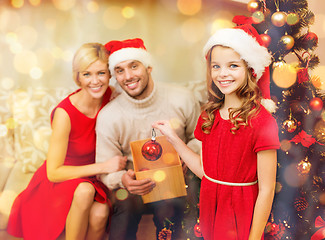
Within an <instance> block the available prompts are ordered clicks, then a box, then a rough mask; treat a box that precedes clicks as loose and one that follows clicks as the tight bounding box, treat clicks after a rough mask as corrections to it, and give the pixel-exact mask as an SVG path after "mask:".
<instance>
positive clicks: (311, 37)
mask: <svg viewBox="0 0 325 240" xmlns="http://www.w3.org/2000/svg"><path fill="white" fill-rule="evenodd" d="M304 40H305V41H308V42H309V41H315V42H316V43H318V36H317V35H316V33H313V32H308V33H307V34H306V36H305V38H304Z"/></svg>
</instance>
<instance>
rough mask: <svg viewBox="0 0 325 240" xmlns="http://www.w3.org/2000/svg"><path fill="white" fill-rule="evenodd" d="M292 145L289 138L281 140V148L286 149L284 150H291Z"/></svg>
mask: <svg viewBox="0 0 325 240" xmlns="http://www.w3.org/2000/svg"><path fill="white" fill-rule="evenodd" d="M291 145H292V143H291V142H290V141H289V140H287V139H283V140H282V141H281V142H280V148H281V150H282V151H284V152H287V151H289V150H290V148H291Z"/></svg>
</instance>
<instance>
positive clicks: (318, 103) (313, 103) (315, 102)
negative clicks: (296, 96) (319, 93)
mask: <svg viewBox="0 0 325 240" xmlns="http://www.w3.org/2000/svg"><path fill="white" fill-rule="evenodd" d="M309 107H310V108H311V109H312V110H313V111H320V110H322V109H323V101H322V99H320V98H318V97H314V98H313V99H312V100H310V102H309Z"/></svg>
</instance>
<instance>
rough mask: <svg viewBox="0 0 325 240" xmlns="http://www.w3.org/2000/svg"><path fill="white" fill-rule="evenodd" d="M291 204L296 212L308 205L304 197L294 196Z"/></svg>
mask: <svg viewBox="0 0 325 240" xmlns="http://www.w3.org/2000/svg"><path fill="white" fill-rule="evenodd" d="M293 204H294V206H295V209H296V210H297V211H298V212H301V211H304V210H306V209H307V207H308V202H307V200H306V198H304V197H298V198H296V199H295V201H294V203H293Z"/></svg>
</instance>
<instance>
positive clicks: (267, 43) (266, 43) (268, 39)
mask: <svg viewBox="0 0 325 240" xmlns="http://www.w3.org/2000/svg"><path fill="white" fill-rule="evenodd" d="M260 36H261V38H262V41H263V45H264V47H266V48H267V47H268V46H270V43H271V37H270V36H269V35H267V34H261V35H260Z"/></svg>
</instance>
